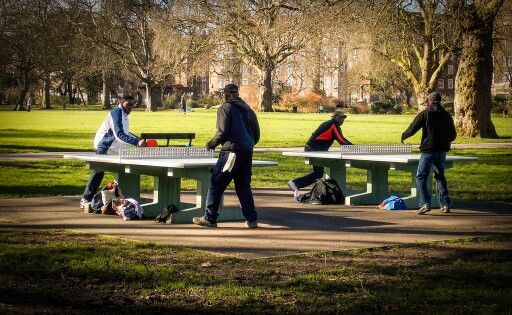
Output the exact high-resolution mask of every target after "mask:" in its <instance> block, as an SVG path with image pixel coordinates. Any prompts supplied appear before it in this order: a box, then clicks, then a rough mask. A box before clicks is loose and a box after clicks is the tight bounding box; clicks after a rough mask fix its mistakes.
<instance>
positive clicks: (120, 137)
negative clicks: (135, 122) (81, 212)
mask: <svg viewBox="0 0 512 315" xmlns="http://www.w3.org/2000/svg"><path fill="white" fill-rule="evenodd" d="M133 104H134V98H133V96H131V95H126V96H124V97H123V98H122V99H121V103H120V104H119V106H117V107H116V108H114V109H113V110H111V111H110V113H108V115H107V117H105V119H104V120H103V123H102V124H101V126H100V127H99V128H98V131H97V132H96V135H95V137H94V149H95V150H96V154H107V153H108V152H111V153H114V152H119V149H122V148H124V146H125V145H126V144H132V145H135V146H139V147H145V146H146V141H145V140H143V139H139V138H137V137H136V136H134V135H133V134H131V133H130V132H129V124H128V115H129V114H130V113H131V111H132V109H133ZM104 175H105V172H103V171H98V170H93V171H92V172H91V175H90V176H89V180H88V181H87V185H86V186H85V190H84V194H83V196H82V199H81V200H80V208H81V209H83V208H84V207H86V206H87V205H88V204H90V202H91V201H92V198H93V197H94V194H96V192H97V191H98V188H99V186H100V184H101V181H102V180H103V176H104Z"/></svg>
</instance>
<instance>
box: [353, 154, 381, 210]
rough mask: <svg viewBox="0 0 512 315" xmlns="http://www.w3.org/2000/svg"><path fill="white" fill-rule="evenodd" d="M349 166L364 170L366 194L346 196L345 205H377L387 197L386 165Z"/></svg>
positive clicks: (359, 164)
mask: <svg viewBox="0 0 512 315" xmlns="http://www.w3.org/2000/svg"><path fill="white" fill-rule="evenodd" d="M351 164H352V166H354V167H357V168H363V169H366V171H367V173H366V192H364V193H360V194H355V195H350V196H346V197H345V204H346V205H378V204H380V203H381V202H382V200H384V199H386V198H388V197H389V196H388V195H389V185H388V173H389V165H388V164H376V163H372V164H365V165H362V164H361V163H351Z"/></svg>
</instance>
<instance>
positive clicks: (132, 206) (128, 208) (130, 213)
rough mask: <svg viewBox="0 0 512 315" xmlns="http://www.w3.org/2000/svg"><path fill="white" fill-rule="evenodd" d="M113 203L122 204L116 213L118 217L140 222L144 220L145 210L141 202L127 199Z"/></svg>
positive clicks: (117, 206)
mask: <svg viewBox="0 0 512 315" xmlns="http://www.w3.org/2000/svg"><path fill="white" fill-rule="evenodd" d="M113 203H120V204H119V205H116V207H115V211H116V213H117V214H118V215H120V216H121V217H123V220H125V221H126V220H140V219H143V218H144V209H142V207H141V206H140V204H139V202H138V201H137V200H135V199H131V198H127V199H120V200H114V201H113Z"/></svg>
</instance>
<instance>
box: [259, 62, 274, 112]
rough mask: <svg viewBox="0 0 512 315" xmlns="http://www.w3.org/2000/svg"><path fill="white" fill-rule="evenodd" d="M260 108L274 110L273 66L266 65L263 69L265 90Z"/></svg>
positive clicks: (267, 110)
mask: <svg viewBox="0 0 512 315" xmlns="http://www.w3.org/2000/svg"><path fill="white" fill-rule="evenodd" d="M260 110H261V111H262V112H273V111H274V110H273V109H272V67H266V68H265V69H264V71H263V92H262V95H261V104H260Z"/></svg>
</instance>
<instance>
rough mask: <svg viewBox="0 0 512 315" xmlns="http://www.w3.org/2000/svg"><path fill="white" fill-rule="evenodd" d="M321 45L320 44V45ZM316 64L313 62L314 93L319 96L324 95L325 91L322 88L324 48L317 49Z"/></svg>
mask: <svg viewBox="0 0 512 315" xmlns="http://www.w3.org/2000/svg"><path fill="white" fill-rule="evenodd" d="M318 45H320V43H319V44H318ZM313 58H314V62H313V82H312V87H313V92H315V93H318V94H323V89H322V87H321V84H320V82H321V80H322V48H321V47H319V46H318V47H316V48H315V50H314V54H313Z"/></svg>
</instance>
